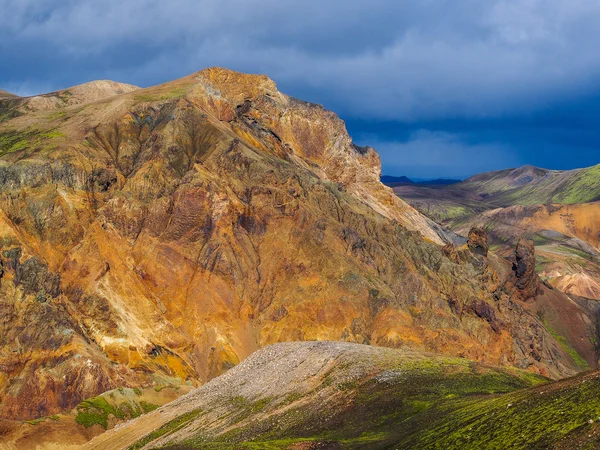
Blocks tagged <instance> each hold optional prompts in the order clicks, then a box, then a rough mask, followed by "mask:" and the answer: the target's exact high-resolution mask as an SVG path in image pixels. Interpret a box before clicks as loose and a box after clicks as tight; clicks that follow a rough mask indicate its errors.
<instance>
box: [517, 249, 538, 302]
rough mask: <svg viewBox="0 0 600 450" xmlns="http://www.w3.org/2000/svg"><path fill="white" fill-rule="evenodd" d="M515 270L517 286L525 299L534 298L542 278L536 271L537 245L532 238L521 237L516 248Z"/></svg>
mask: <svg viewBox="0 0 600 450" xmlns="http://www.w3.org/2000/svg"><path fill="white" fill-rule="evenodd" d="M513 272H514V275H515V278H516V282H515V286H516V287H517V289H518V293H519V295H520V297H521V298H522V299H523V300H528V299H531V298H534V297H535V296H536V294H537V292H538V289H539V285H540V280H539V277H538V276H537V274H536V273H535V246H534V244H533V241H532V240H528V239H522V238H521V239H519V241H518V242H517V246H516V248H515V262H514V263H513Z"/></svg>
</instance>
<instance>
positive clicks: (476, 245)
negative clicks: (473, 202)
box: [467, 227, 489, 256]
mask: <svg viewBox="0 0 600 450" xmlns="http://www.w3.org/2000/svg"><path fill="white" fill-rule="evenodd" d="M467 239H468V241H467V245H468V246H469V249H470V250H471V251H472V252H473V253H475V254H477V255H481V256H487V254H488V250H489V247H488V241H487V234H486V232H485V230H484V229H483V228H478V227H473V228H471V229H470V230H469V235H468V237H467Z"/></svg>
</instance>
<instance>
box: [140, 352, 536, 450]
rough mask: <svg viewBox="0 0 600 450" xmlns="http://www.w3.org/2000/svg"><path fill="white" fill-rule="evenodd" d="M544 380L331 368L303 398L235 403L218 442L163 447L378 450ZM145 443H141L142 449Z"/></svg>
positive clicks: (438, 363) (427, 365)
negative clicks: (413, 429) (361, 373)
mask: <svg viewBox="0 0 600 450" xmlns="http://www.w3.org/2000/svg"><path fill="white" fill-rule="evenodd" d="M546 381H547V380H546V379H545V378H543V377H540V376H537V375H534V374H531V373H527V372H521V371H517V370H503V369H494V368H488V367H484V366H481V365H477V364H473V363H471V362H469V361H466V360H463V359H460V358H435V359H426V358H425V359H418V358H417V359H407V360H405V361H403V362H402V364H400V365H396V366H394V367H390V368H389V369H388V370H385V371H383V372H380V373H379V374H378V375H376V376H374V377H372V378H367V379H364V380H362V379H349V380H344V379H343V378H342V379H341V380H340V378H339V374H337V373H335V370H334V371H332V373H330V374H327V375H326V376H324V377H323V380H322V383H321V385H320V386H319V387H318V388H317V389H316V390H315V391H314V392H312V393H309V394H307V395H304V396H302V395H293V394H289V395H287V396H286V397H285V398H283V399H270V398H269V399H262V400H258V401H254V402H252V401H249V400H248V399H241V398H238V397H233V398H232V400H231V403H232V404H234V405H235V409H236V412H235V414H236V419H235V420H237V421H238V423H240V425H241V426H239V427H234V429H233V430H232V431H229V432H226V433H225V434H223V435H220V436H218V437H217V438H216V439H215V438H214V437H211V436H209V435H206V434H203V433H200V434H198V435H196V436H195V437H193V438H191V439H188V440H186V441H185V442H183V443H181V444H178V445H180V447H178V446H177V445H175V446H168V447H164V448H169V449H176V448H207V449H209V448H210V449H213V448H214V449H233V448H249V449H254V448H287V447H289V446H291V445H293V444H296V443H298V442H304V441H318V442H320V443H327V442H336V443H338V444H340V445H342V447H343V448H376V447H381V446H382V445H386V444H388V443H391V442H393V440H394V438H395V431H394V430H395V429H396V428H397V427H399V426H400V425H401V424H404V423H405V422H406V421H408V420H409V419H411V418H412V417H418V416H420V415H422V414H425V413H426V412H427V411H430V410H432V409H437V408H438V407H440V406H441V405H447V404H448V405H460V404H462V403H461V402H462V401H463V400H464V399H472V398H480V397H484V398H486V397H490V396H496V395H497V394H499V393H506V392H512V391H514V390H515V389H520V388H525V387H530V386H534V385H537V384H540V383H544V382H546ZM296 402H298V406H296V407H294V403H296ZM259 404H260V405H259ZM278 410H280V411H284V412H283V413H278V412H277V411H278ZM259 412H260V413H262V414H257V413H259ZM242 420H244V421H245V422H243V423H244V424H243V425H242V423H241V421H242ZM177 426H178V427H179V425H177ZM172 427H173V425H171V426H169V427H168V428H172ZM169 432H170V431H169ZM165 434H166V432H165V433H163V434H161V436H164V435H165ZM148 442H151V441H150V440H148V437H147V438H145V439H144V443H148ZM144 445H145V444H144ZM132 448H140V447H132Z"/></svg>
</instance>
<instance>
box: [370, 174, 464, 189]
mask: <svg viewBox="0 0 600 450" xmlns="http://www.w3.org/2000/svg"><path fill="white" fill-rule="evenodd" d="M380 179H381V182H382V183H383V184H385V185H386V186H389V187H392V188H393V187H396V186H404V185H412V184H418V185H421V186H446V185H450V184H456V183H460V181H461V180H452V179H449V178H435V179H433V180H417V181H413V180H411V179H410V178H407V177H405V176H401V177H394V176H391V175H382V176H381V177H380Z"/></svg>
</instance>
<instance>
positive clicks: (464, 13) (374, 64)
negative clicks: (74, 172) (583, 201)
mask: <svg viewBox="0 0 600 450" xmlns="http://www.w3.org/2000/svg"><path fill="white" fill-rule="evenodd" d="M0 11H3V14H1V15H0V88H3V89H6V90H8V91H11V92H14V93H17V94H21V95H32V94H36V93H42V92H48V91H52V90H56V89H60V88H65V87H68V86H71V85H75V84H79V83H82V82H85V81H90V80H93V79H113V80H117V81H124V82H128V83H132V84H136V85H139V86H149V85H153V84H158V83H161V82H163V81H167V80H171V79H175V78H178V77H181V76H184V75H187V74H189V73H192V72H195V71H197V70H200V69H202V68H204V67H209V66H215V65H219V66H224V67H228V68H231V69H235V70H240V71H245V72H253V73H266V74H267V75H269V76H270V77H271V78H273V79H274V80H275V81H276V82H277V84H278V86H279V88H280V89H281V90H282V91H284V92H286V93H288V94H290V95H293V96H296V97H299V98H303V99H305V100H309V101H313V102H317V103H321V104H323V105H324V106H325V107H327V108H329V109H332V110H334V111H336V112H337V113H338V114H339V115H340V116H341V117H342V118H343V119H344V120H346V123H347V126H348V129H349V131H350V133H351V135H352V136H353V138H354V140H355V141H356V142H357V143H358V144H361V145H366V144H368V145H372V146H373V147H375V148H376V149H377V150H378V151H379V153H380V155H381V159H382V164H383V172H384V173H385V174H390V175H391V174H393V175H408V176H412V177H417V178H427V177H439V176H441V177H464V176H468V175H470V174H473V173H476V172H481V171H487V170H494V169H501V168H506V167H514V166H518V165H522V164H534V165H538V166H543V167H547V168H552V169H569V168H575V167H583V166H590V165H593V164H597V163H600V123H599V122H600V58H599V57H598V43H599V42H600V27H598V23H600V2H598V1H597V0H569V1H565V0H485V1H484V0H477V1H475V0H419V1H414V0H393V1H392V0H370V1H366V0H330V1H326V0H320V1H317V0H304V1H302V2H300V1H289V0H277V1H275V0H243V1H242V0H218V1H217V0H210V1H209V0H170V1H164V0H163V1H157V0H118V1H113V0H0ZM4 12H9V13H8V14H6V13H4Z"/></svg>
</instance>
